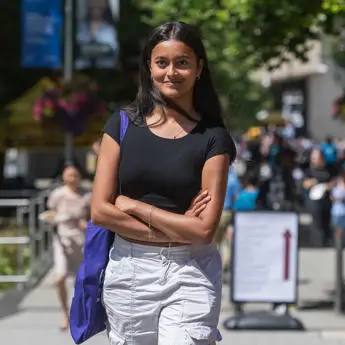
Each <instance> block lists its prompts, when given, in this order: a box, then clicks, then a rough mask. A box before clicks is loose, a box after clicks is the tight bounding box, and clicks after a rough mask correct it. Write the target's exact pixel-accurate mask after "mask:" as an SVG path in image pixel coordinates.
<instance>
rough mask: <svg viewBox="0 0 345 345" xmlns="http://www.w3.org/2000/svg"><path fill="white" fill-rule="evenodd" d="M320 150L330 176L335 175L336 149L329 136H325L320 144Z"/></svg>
mask: <svg viewBox="0 0 345 345" xmlns="http://www.w3.org/2000/svg"><path fill="white" fill-rule="evenodd" d="M321 151H322V153H323V155H324V157H325V161H326V167H327V169H328V171H329V173H330V176H331V177H335V176H336V175H337V172H338V171H337V162H338V150H337V147H336V145H335V143H334V141H333V138H332V137H331V136H329V137H327V138H326V140H325V142H324V143H323V144H322V145H321Z"/></svg>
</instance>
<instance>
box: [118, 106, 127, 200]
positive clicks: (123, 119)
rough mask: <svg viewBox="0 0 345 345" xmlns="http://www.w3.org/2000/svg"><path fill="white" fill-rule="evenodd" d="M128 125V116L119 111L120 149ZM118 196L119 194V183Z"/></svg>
mask: <svg viewBox="0 0 345 345" xmlns="http://www.w3.org/2000/svg"><path fill="white" fill-rule="evenodd" d="M128 123H129V120H128V116H127V115H126V113H125V112H124V111H123V110H121V111H120V148H121V147H122V142H123V138H124V137H125V134H126V131H127V128H128ZM119 194H121V183H119Z"/></svg>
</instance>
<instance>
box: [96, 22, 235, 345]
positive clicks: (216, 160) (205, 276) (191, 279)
mask: <svg viewBox="0 0 345 345" xmlns="http://www.w3.org/2000/svg"><path fill="white" fill-rule="evenodd" d="M125 112H126V114H127V116H128V117H129V126H128V128H127V131H126V134H125V136H124V139H123V141H122V145H121V153H120V145H119V142H120V116H119V114H115V115H113V116H112V117H111V118H110V119H109V120H108V122H107V124H106V126H105V129H104V135H103V138H102V143H101V148H100V153H99V157H98V165H97V170H96V177H95V183H94V189H93V197H92V204H91V218H92V221H93V223H94V224H96V225H100V226H103V227H105V228H107V229H110V230H111V231H113V232H114V233H115V240H114V244H113V247H112V249H111V251H110V260H109V263H108V266H107V268H106V272H105V278H104V285H103V303H104V307H105V310H106V313H107V317H108V324H109V325H108V336H109V340H110V343H111V344H126V343H127V344H131V345H155V344H159V345H172V344H174V345H178V344H180V345H183V344H191V345H192V344H194V345H201V344H214V343H215V342H216V341H219V340H220V339H221V336H220V334H219V331H218V329H217V324H218V319H219V314H220V302H221V287H222V267H221V259H220V255H219V252H218V250H217V246H216V244H215V243H214V242H213V236H214V232H215V229H216V228H217V226H218V222H219V219H220V216H221V213H222V208H223V204H224V197H225V192H226V185H227V176H228V167H229V164H230V163H231V162H232V161H233V160H234V159H235V156H236V148H235V145H234V142H233V140H232V138H231V137H230V135H229V134H228V132H227V130H226V129H225V127H224V124H223V120H222V117H221V109H220V103H219V100H218V97H217V95H216V92H215V90H214V87H213V84H212V80H211V77H210V71H209V67H208V63H207V58H206V53H205V49H204V46H203V44H202V41H201V38H200V37H199V35H198V33H197V31H196V30H195V29H194V28H193V27H191V26H190V25H187V24H185V23H182V22H169V23H166V24H163V25H162V26H160V27H158V28H157V29H155V30H154V32H153V33H152V35H151V36H150V38H149V39H148V41H147V43H146V45H145V47H144V50H143V54H142V56H141V66H140V75H139V91H138V94H137V97H136V100H135V101H134V103H133V104H131V105H130V106H129V107H127V108H125ZM118 187H121V195H117V197H115V198H114V195H116V191H117V189H118ZM200 191H201V194H199V193H200ZM197 195H198V196H197ZM196 196H197V197H196Z"/></svg>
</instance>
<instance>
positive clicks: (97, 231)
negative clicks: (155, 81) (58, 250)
mask: <svg viewBox="0 0 345 345" xmlns="http://www.w3.org/2000/svg"><path fill="white" fill-rule="evenodd" d="M120 118H121V126H120V146H121V145H122V140H123V137H124V136H125V133H126V130H127V127H128V117H127V115H126V114H125V113H124V112H123V111H121V112H120ZM113 242H114V233H113V232H111V231H109V230H107V229H105V228H102V227H100V226H96V225H94V224H92V222H91V221H89V222H88V224H87V229H86V237H85V246H84V260H83V262H82V264H81V265H80V267H79V271H78V274H77V277H76V281H75V286H74V296H73V300H72V305H71V311H70V332H71V335H72V338H73V340H74V342H75V343H76V344H81V343H83V342H84V341H86V340H88V339H89V338H91V337H92V336H94V335H96V334H98V333H100V332H102V331H104V330H105V329H106V321H107V316H106V312H105V310H104V307H103V305H102V301H101V299H102V289H103V279H104V272H105V269H106V267H107V264H108V260H109V251H110V248H111V246H112V244H113Z"/></svg>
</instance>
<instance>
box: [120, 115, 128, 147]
mask: <svg viewBox="0 0 345 345" xmlns="http://www.w3.org/2000/svg"><path fill="white" fill-rule="evenodd" d="M127 128H128V116H127V115H126V113H125V112H124V111H123V110H121V111H120V146H121V145H122V141H123V138H124V137H125V134H126V131H127Z"/></svg>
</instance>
